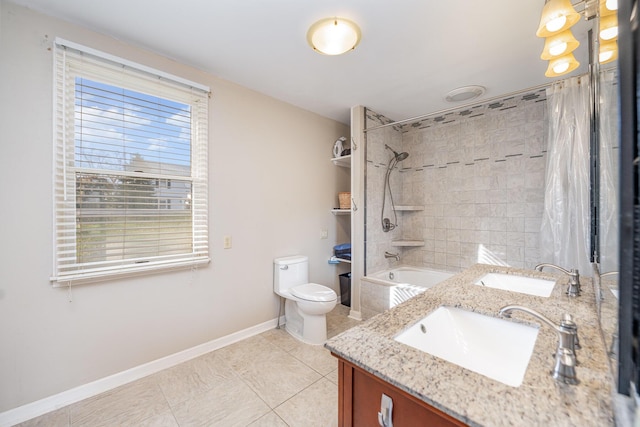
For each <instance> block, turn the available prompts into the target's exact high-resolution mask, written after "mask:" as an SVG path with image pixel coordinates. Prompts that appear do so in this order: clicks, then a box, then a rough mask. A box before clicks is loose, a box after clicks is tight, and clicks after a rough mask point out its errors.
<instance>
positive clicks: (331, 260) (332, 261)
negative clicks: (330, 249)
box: [329, 256, 351, 264]
mask: <svg viewBox="0 0 640 427" xmlns="http://www.w3.org/2000/svg"><path fill="white" fill-rule="evenodd" d="M341 262H344V263H346V264H351V260H350V259H344V258H338V257H335V256H332V257H331V258H329V264H340V263H341Z"/></svg>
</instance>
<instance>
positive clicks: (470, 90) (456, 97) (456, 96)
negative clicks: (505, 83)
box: [444, 85, 487, 102]
mask: <svg viewBox="0 0 640 427" xmlns="http://www.w3.org/2000/svg"><path fill="white" fill-rule="evenodd" d="M486 90H487V89H486V88H485V87H484V86H475V85H474V86H463V87H459V88H457V89H453V90H452V91H450V92H448V93H447V94H446V95H445V96H444V99H445V101H447V102H463V101H470V100H472V99H475V98H477V97H479V96H481V95H483V94H484V93H485V91H486Z"/></svg>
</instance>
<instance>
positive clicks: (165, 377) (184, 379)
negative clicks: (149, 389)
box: [153, 361, 210, 408]
mask: <svg viewBox="0 0 640 427" xmlns="http://www.w3.org/2000/svg"><path fill="white" fill-rule="evenodd" d="M153 377H154V378H155V379H156V381H157V382H158V385H159V386H160V388H161V389H162V393H164V396H165V397H166V399H167V402H169V405H170V406H171V407H172V408H175V407H176V405H177V404H178V403H181V402H184V401H185V400H187V399H190V398H192V397H194V396H196V395H198V394H200V393H203V392H205V391H207V390H209V388H210V387H209V385H208V384H207V383H206V382H205V381H203V380H202V378H200V375H199V374H198V372H197V371H196V368H195V366H194V363H193V362H192V361H189V362H185V363H182V364H180V365H178V366H174V367H173V368H169V369H165V370H164V371H161V372H158V373H157V374H155V375H153Z"/></svg>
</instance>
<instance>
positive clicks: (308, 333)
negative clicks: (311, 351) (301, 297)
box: [284, 299, 327, 345]
mask: <svg viewBox="0 0 640 427" xmlns="http://www.w3.org/2000/svg"><path fill="white" fill-rule="evenodd" d="M284 315H285V322H286V324H285V329H286V330H287V332H289V334H291V335H292V336H293V337H294V338H296V339H298V340H300V341H302V342H303V343H305V344H311V345H322V344H324V343H325V342H326V341H327V316H326V315H325V314H304V313H301V312H300V309H299V308H298V305H297V303H296V302H295V301H292V300H290V299H287V300H286V303H285V309H284Z"/></svg>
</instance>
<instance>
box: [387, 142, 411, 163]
mask: <svg viewBox="0 0 640 427" xmlns="http://www.w3.org/2000/svg"><path fill="white" fill-rule="evenodd" d="M384 148H387V149H389V150H391V152H392V153H393V155H394V156H395V157H396V162H401V161H403V160H404V159H406V158H407V157H409V153H407V152H406V151H403V152H402V153H398V152H397V151H396V150H394V149H393V148H391V147H389V146H388V145H387V144H384Z"/></svg>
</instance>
